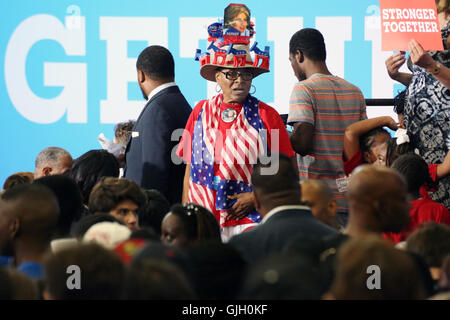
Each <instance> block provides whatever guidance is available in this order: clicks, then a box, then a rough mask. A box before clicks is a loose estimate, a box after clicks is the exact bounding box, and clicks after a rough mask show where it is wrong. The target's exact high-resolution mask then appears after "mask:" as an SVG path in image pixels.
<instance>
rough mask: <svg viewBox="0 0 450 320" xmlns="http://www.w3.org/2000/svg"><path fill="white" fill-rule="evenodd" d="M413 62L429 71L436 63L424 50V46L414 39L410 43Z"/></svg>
mask: <svg viewBox="0 0 450 320" xmlns="http://www.w3.org/2000/svg"><path fill="white" fill-rule="evenodd" d="M408 47H409V51H410V55H411V61H412V63H414V64H415V65H418V66H419V67H422V68H424V69H428V68H430V67H432V66H433V65H434V64H435V63H436V62H435V61H434V60H433V58H432V57H431V56H430V54H429V53H428V52H426V51H424V50H423V48H422V46H421V45H420V44H419V43H418V42H417V41H416V40H414V39H412V40H411V41H410V42H409V43H408Z"/></svg>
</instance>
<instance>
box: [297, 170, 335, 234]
mask: <svg viewBox="0 0 450 320" xmlns="http://www.w3.org/2000/svg"><path fill="white" fill-rule="evenodd" d="M300 185H301V195H302V198H301V201H302V203H303V204H304V205H306V206H308V207H310V208H311V212H312V214H313V215H314V217H316V218H317V219H318V220H320V221H322V222H323V223H325V224H327V225H329V226H331V227H333V228H336V226H337V221H336V214H337V201H336V199H334V196H333V192H332V191H331V189H330V187H329V186H328V185H327V184H326V182H324V181H323V180H318V179H308V180H304V181H302V182H301V183H300Z"/></svg>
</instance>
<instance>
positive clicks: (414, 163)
mask: <svg viewBox="0 0 450 320" xmlns="http://www.w3.org/2000/svg"><path fill="white" fill-rule="evenodd" d="M392 168H393V169H395V170H397V171H398V172H399V173H401V174H402V175H403V176H404V177H405V179H406V182H407V184H408V195H409V197H410V199H411V200H410V205H411V209H410V211H409V214H410V217H411V222H410V223H409V225H408V226H407V227H406V228H405V229H403V230H402V231H401V232H400V233H395V234H394V233H385V234H384V237H385V238H388V239H391V240H392V241H394V242H395V243H399V242H401V241H404V240H406V238H407V237H408V235H409V234H410V233H412V232H413V231H414V230H416V229H417V228H418V227H419V225H421V224H422V223H424V222H426V221H434V222H437V223H445V224H448V225H450V212H449V211H448V209H447V208H446V207H444V206H443V205H442V204H440V203H437V202H434V201H432V200H431V198H430V197H429V196H428V193H427V192H426V191H425V192H424V189H423V188H422V186H427V185H432V184H433V180H432V178H431V177H430V174H429V169H428V166H427V164H426V162H425V160H423V159H422V158H421V157H420V156H418V155H416V154H414V153H407V154H404V155H402V156H400V157H399V158H397V159H396V160H395V161H394V163H393V164H392Z"/></svg>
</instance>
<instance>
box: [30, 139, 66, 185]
mask: <svg viewBox="0 0 450 320" xmlns="http://www.w3.org/2000/svg"><path fill="white" fill-rule="evenodd" d="M72 163H73V159H72V156H71V155H70V153H69V152H68V151H66V150H64V149H61V148H58V147H48V148H45V149H44V150H42V151H41V152H39V154H38V155H37V157H36V162H35V168H34V178H35V179H38V178H41V177H45V176H49V175H54V174H63V173H65V172H66V171H67V170H69V169H70V168H71V167H72Z"/></svg>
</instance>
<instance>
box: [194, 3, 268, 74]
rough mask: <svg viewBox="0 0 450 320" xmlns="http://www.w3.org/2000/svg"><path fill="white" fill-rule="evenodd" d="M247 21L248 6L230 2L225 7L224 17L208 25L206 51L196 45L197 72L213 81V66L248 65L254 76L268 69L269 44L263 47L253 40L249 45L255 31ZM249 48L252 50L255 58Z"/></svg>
mask: <svg viewBox="0 0 450 320" xmlns="http://www.w3.org/2000/svg"><path fill="white" fill-rule="evenodd" d="M253 27H254V25H253V23H251V22H250V10H249V9H248V8H247V6H245V5H243V4H235V3H232V4H230V5H229V6H228V7H226V8H225V14H224V19H223V21H221V20H219V22H215V23H213V24H211V25H210V26H209V27H208V34H209V37H208V43H209V45H208V48H207V51H206V52H202V51H201V50H200V49H197V52H196V54H195V60H197V61H200V74H201V76H202V77H203V78H205V79H206V80H209V81H213V82H215V81H216V79H215V73H216V69H217V68H219V67H222V68H249V69H250V68H251V69H252V70H253V73H254V75H255V77H257V76H259V75H260V74H262V73H265V72H269V59H270V47H268V46H266V47H265V48H264V51H261V50H260V49H259V48H258V46H257V45H258V43H257V42H256V41H255V42H254V44H253V45H252V46H251V47H250V39H251V38H252V37H253V35H254V34H255V31H254V29H253ZM251 52H253V53H254V60H253V59H252V56H251V54H250V53H251Z"/></svg>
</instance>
